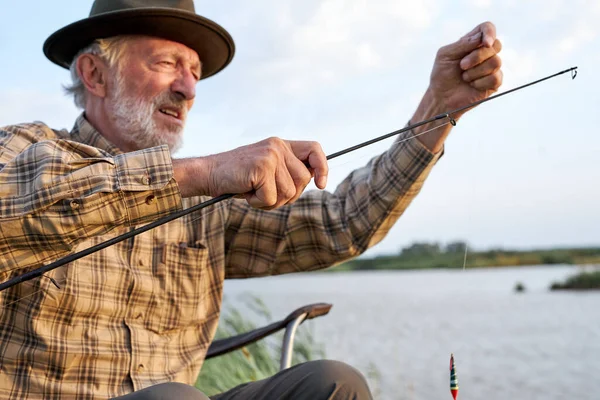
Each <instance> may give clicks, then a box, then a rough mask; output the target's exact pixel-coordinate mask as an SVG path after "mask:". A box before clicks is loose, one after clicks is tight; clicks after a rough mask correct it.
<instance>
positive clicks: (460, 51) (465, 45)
mask: <svg viewBox="0 0 600 400" xmlns="http://www.w3.org/2000/svg"><path fill="white" fill-rule="evenodd" d="M495 41H496V26H495V25H494V24H492V23H491V22H484V23H482V24H479V25H477V26H476V27H475V28H473V30H472V31H471V32H469V33H467V34H466V35H465V36H463V37H462V38H460V39H459V40H458V41H457V42H455V43H452V44H450V45H448V46H444V47H442V48H441V49H440V50H439V51H438V57H442V58H446V59H451V60H459V59H461V58H463V57H464V56H466V55H467V54H469V53H470V52H472V51H473V50H475V49H477V48H478V47H485V48H491V47H492V46H493V45H494V42H495Z"/></svg>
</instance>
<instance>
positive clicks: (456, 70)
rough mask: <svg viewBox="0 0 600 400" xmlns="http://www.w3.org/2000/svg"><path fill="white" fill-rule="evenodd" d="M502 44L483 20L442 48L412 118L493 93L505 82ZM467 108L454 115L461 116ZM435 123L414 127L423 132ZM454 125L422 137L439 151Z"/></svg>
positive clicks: (430, 147) (494, 29) (427, 115)
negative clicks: (501, 53)
mask: <svg viewBox="0 0 600 400" xmlns="http://www.w3.org/2000/svg"><path fill="white" fill-rule="evenodd" d="M500 50H502V44H501V43H500V41H499V40H498V39H496V27H495V26H494V24H492V23H491V22H484V23H482V24H480V25H478V26H476V27H475V29H473V30H472V31H471V32H469V33H467V34H466V35H465V36H463V37H462V38H460V39H459V40H458V41H457V42H455V43H452V44H449V45H447V46H444V47H442V48H440V49H439V51H438V52H437V55H436V58H435V63H434V65H433V70H432V72H431V77H430V81H429V88H428V89H427V92H426V93H425V96H424V97H423V100H421V104H419V107H418V108H417V111H416V112H415V115H414V116H413V118H412V119H411V121H412V122H417V121H422V120H424V119H427V118H431V117H433V116H435V115H438V114H441V113H444V112H447V111H451V110H455V109H457V108H460V107H463V106H466V105H468V104H470V103H473V102H475V101H478V100H482V99H485V98H487V97H489V96H491V95H492V94H493V93H494V92H496V91H497V90H498V88H499V87H500V85H501V84H502V70H501V69H500V67H501V66H502V61H501V59H500V57H499V56H498V53H499V52H500ZM466 111H468V110H465V111H463V112H461V113H457V114H454V115H452V117H453V118H454V119H455V120H458V119H459V118H460V117H461V116H462V115H463V114H464V113H465V112H466ZM433 127H434V126H430V125H424V126H423V127H420V128H417V129H415V132H416V133H421V132H423V131H425V130H427V129H430V128H433ZM450 129H451V127H450V126H446V127H444V128H440V129H436V130H434V131H432V132H429V133H427V134H425V135H422V136H419V140H420V141H421V142H422V143H423V144H424V145H425V146H427V147H428V148H429V149H430V150H431V151H433V152H438V151H439V150H441V148H442V147H443V143H444V140H445V138H446V136H448V133H449V132H450Z"/></svg>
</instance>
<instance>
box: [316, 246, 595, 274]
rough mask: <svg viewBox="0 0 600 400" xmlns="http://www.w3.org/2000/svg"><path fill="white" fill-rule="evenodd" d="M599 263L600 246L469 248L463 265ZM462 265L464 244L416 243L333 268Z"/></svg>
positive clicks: (453, 266) (393, 268)
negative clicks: (392, 251) (470, 249)
mask: <svg viewBox="0 0 600 400" xmlns="http://www.w3.org/2000/svg"><path fill="white" fill-rule="evenodd" d="M560 264H563V265H600V247H588V248H562V249H551V250H529V251H518V250H503V249H493V250H487V251H468V252H467V258H466V268H471V269H472V268H496V267H497V268H502V267H518V266H534V265H560ZM463 265H465V254H464V246H463V247H462V248H461V247H460V244H459V245H455V246H454V247H450V248H449V249H445V250H441V249H439V246H437V247H436V246H432V245H430V244H415V245H413V246H411V247H409V248H407V249H404V250H403V251H402V253H401V254H398V255H388V256H378V257H373V258H364V259H363V258H361V259H354V260H351V261H348V262H345V263H343V264H340V265H338V266H335V267H333V268H330V269H328V271H332V272H340V271H379V270H383V271H385V270H388V271H389V270H392V271H393V270H422V269H457V268H463Z"/></svg>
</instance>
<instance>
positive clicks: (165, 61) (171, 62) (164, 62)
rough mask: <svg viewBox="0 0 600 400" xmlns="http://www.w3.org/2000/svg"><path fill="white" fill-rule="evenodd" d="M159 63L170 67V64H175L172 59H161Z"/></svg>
mask: <svg viewBox="0 0 600 400" xmlns="http://www.w3.org/2000/svg"><path fill="white" fill-rule="evenodd" d="M160 64H162V65H167V66H169V67H172V66H174V65H175V63H174V62H173V61H168V60H163V61H161V62H160Z"/></svg>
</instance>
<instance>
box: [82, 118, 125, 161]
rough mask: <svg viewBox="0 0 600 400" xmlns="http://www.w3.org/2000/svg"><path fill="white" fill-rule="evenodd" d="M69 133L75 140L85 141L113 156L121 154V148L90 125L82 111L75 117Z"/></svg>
mask: <svg viewBox="0 0 600 400" xmlns="http://www.w3.org/2000/svg"><path fill="white" fill-rule="evenodd" d="M70 135H71V137H72V138H73V140H74V141H76V142H79V143H85V144H87V145H90V146H92V147H95V148H98V149H100V150H104V151H106V152H107V153H109V154H111V155H113V156H116V155H118V154H123V151H122V150H120V149H119V148H118V147H117V146H115V145H114V144H113V143H111V142H110V141H108V140H107V139H106V138H105V137H104V136H102V135H101V134H100V132H98V130H96V128H94V127H93V126H92V124H90V122H89V121H88V120H87V119H86V118H85V114H84V113H81V114H80V115H79V117H77V120H76V121H75V126H73V129H72V130H71V132H70Z"/></svg>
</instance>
